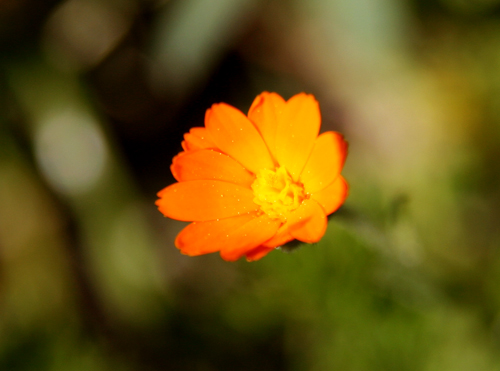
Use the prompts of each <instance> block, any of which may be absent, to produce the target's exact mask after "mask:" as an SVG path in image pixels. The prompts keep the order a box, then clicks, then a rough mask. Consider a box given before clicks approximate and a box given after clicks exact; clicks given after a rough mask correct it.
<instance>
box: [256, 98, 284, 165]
mask: <svg viewBox="0 0 500 371" xmlns="http://www.w3.org/2000/svg"><path fill="white" fill-rule="evenodd" d="M284 109H285V100H284V99H283V98H281V97H280V96H279V95H278V94H276V93H268V92H267V91H266V92H263V93H262V94H260V95H258V96H257V98H255V100H254V101H253V103H252V106H251V107H250V110H249V111H248V118H249V119H250V120H251V121H252V122H253V123H254V124H255V126H256V127H257V129H259V132H260V133H261V135H262V137H263V138H264V141H265V142H266V144H267V148H269V151H270V152H271V154H272V155H273V156H274V157H276V146H275V143H276V129H277V127H278V118H279V117H280V115H281V114H282V112H283V110H284Z"/></svg>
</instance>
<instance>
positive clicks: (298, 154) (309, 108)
mask: <svg viewBox="0 0 500 371" xmlns="http://www.w3.org/2000/svg"><path fill="white" fill-rule="evenodd" d="M320 125H321V117H320V113H319V106H318V102H317V101H316V100H315V99H314V97H313V96H312V95H307V94H304V93H301V94H297V95H295V96H293V97H292V98H290V99H289V100H288V101H287V102H286V105H285V108H284V110H283V113H282V114H281V115H280V117H279V121H278V128H277V131H276V159H277V160H278V162H279V164H280V165H282V166H284V167H285V168H286V169H287V170H288V172H289V173H290V175H291V176H292V178H293V179H294V180H295V181H297V180H298V179H299V175H300V173H301V172H302V169H303V168H304V165H305V164H306V162H307V159H308V158H309V155H310V154H311V151H312V149H313V147H314V142H315V140H316V137H317V136H318V132H319V127H320Z"/></svg>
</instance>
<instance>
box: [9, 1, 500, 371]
mask: <svg viewBox="0 0 500 371" xmlns="http://www.w3.org/2000/svg"><path fill="white" fill-rule="evenodd" d="M264 90H268V91H276V92H278V93H280V94H281V95H283V96H284V97H285V98H289V97H290V96H292V95H294V94H296V93H298V92H301V91H306V92H308V93H312V94H314V95H315V96H316V98H317V99H318V100H319V102H320V106H321V109H322V116H323V126H322V129H323V130H338V131H341V132H342V133H344V134H345V136H346V138H347V140H348V141H349V143H350V154H349V157H348V159H347V163H346V166H345V169H344V175H345V176H346V178H347V179H348V181H349V182H350V185H351V192H350V196H349V198H348V200H347V202H346V204H345V205H344V206H343V207H342V208H341V210H339V211H338V212H337V213H335V214H334V215H333V217H331V218H330V223H329V227H328V231H327V234H326V236H325V238H324V239H323V240H322V241H321V242H320V243H318V244H316V245H307V246H302V247H300V248H297V249H294V250H293V251H291V252H290V253H286V252H284V251H279V250H278V251H274V252H272V253H271V254H269V255H268V256H267V257H266V258H264V259H262V260H261V261H258V262H254V263H247V262H246V261H244V260H242V261H239V262H236V263H227V262H224V261H222V260H221V259H220V257H219V256H218V254H212V255H208V256H201V257H196V258H190V257H186V256H183V255H181V254H180V253H179V252H178V251H177V250H176V249H175V247H174V245H173V240H174V238H175V235H176V233H177V232H178V231H179V230H180V229H181V228H182V227H183V225H184V224H183V223H180V222H175V221H171V220H168V219H166V218H164V217H163V216H162V215H161V214H160V213H159V212H158V211H157V210H156V208H155V206H154V201H155V199H156V192H157V191H159V190H160V189H162V188H163V187H165V186H167V185H168V184H170V183H171V182H173V179H172V177H171V174H170V171H169V166H170V161H171V159H172V157H173V156H174V155H175V154H176V153H177V152H178V151H180V150H181V147H180V142H181V140H182V134H183V133H184V132H186V131H188V130H189V128H190V127H193V126H201V125H203V117H204V112H205V110H206V109H207V108H208V107H210V105H211V104H213V103H215V102H221V101H224V102H227V103H229V104H232V105H234V106H236V107H238V108H240V109H242V110H243V111H246V110H247V109H248V107H249V106H250V104H251V102H252V100H253V98H254V97H255V96H256V95H257V94H259V93H260V92H262V91H264ZM499 221H500V1H499V0H307V1H305V0H304V1H299V0H170V1H167V0H164V1H162V0H64V1H60V0H0V370H8V371H11V370H12V371H15V370H38V371H44V370H50V371H66V370H68V371H78V370H82V371H83V370H96V371H100V370H125V371H129V370H130V371H132V370H140V371H142V370H158V371H159V370H174V371H177V370H179V371H184V370H200V371H212V370H215V371H218V370H222V371H225V370H262V371H266V370H290V371H302V370H313V371H316V370H318V371H319V370H321V371H324V370H341V371H351V370H352V371H363V370H389V371H391V370H394V371H406V370H409V371H413V370H415V371H417V370H424V371H447V370H450V371H451V370H452V371H460V370H467V371H468V370H474V371H483V370H485V371H486V370H488V371H489V370H500V316H499V315H500V288H499V284H500V255H499V246H500V233H499Z"/></svg>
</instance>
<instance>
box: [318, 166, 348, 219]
mask: <svg viewBox="0 0 500 371" xmlns="http://www.w3.org/2000/svg"><path fill="white" fill-rule="evenodd" d="M348 194H349V185H348V184H347V182H346V180H345V179H344V177H343V176H342V175H339V176H338V177H337V179H335V181H334V182H333V183H331V184H330V185H329V186H327V187H326V188H324V189H322V190H321V191H318V192H314V193H313V194H311V198H312V199H313V200H315V201H316V202H318V203H319V204H320V205H321V206H322V207H323V209H324V210H325V213H326V215H330V214H331V213H333V212H334V211H335V210H337V209H338V208H339V207H340V206H341V205H342V204H343V203H344V201H345V199H346V198H347V195H348Z"/></svg>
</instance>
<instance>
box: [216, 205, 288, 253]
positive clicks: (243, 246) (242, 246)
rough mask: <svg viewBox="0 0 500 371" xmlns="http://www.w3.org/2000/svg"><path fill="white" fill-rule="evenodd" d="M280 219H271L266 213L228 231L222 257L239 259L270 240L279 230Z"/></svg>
mask: <svg viewBox="0 0 500 371" xmlns="http://www.w3.org/2000/svg"><path fill="white" fill-rule="evenodd" d="M280 223H281V222H280V221H279V220H271V219H270V218H269V217H268V216H267V215H266V214H264V215H261V216H259V217H257V218H254V219H252V220H250V221H249V222H247V223H245V224H242V225H241V226H240V227H239V228H237V229H234V230H230V231H228V232H227V235H226V240H225V241H224V246H223V247H222V249H221V251H220V255H221V257H222V259H224V260H227V261H234V260H238V259H239V258H240V257H242V256H243V255H245V254H246V253H248V252H249V251H251V250H253V249H255V248H256V247H257V246H260V245H261V244H262V243H263V242H264V241H267V240H269V239H270V238H271V237H272V236H274V234H275V233H276V232H277V231H278V228H279V226H280Z"/></svg>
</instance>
